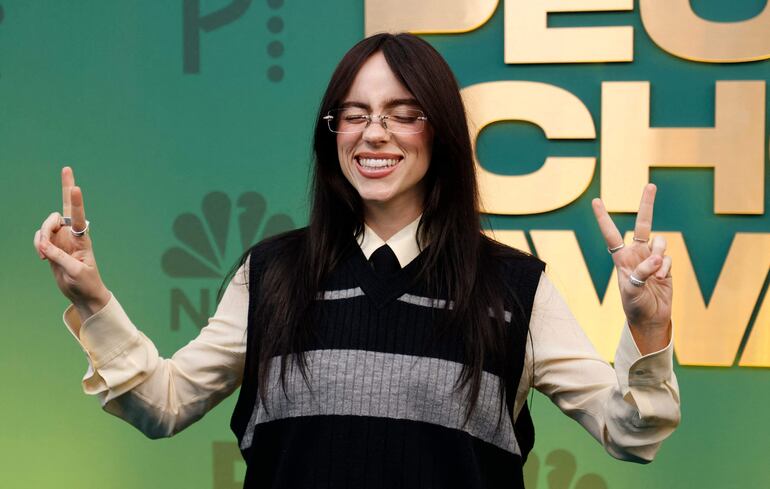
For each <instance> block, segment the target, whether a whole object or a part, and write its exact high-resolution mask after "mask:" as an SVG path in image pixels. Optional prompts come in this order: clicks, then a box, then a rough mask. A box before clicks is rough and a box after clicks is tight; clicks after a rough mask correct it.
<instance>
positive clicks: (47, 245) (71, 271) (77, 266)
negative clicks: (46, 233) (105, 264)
mask: <svg viewBox="0 0 770 489" xmlns="http://www.w3.org/2000/svg"><path fill="white" fill-rule="evenodd" d="M40 247H41V248H42V250H43V254H45V257H46V258H48V260H49V262H51V263H52V264H56V265H58V266H60V267H61V268H63V269H64V271H65V272H66V273H67V275H69V276H70V277H76V276H77V275H78V272H79V271H80V270H81V269H82V267H84V266H85V265H83V263H81V262H79V261H78V260H76V259H75V258H73V257H72V256H71V255H69V254H68V253H66V252H64V250H62V249H61V248H59V247H58V246H56V245H55V244H53V243H51V242H50V241H48V240H47V239H46V240H43V242H42V243H41V246H40Z"/></svg>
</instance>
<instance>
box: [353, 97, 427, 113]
mask: <svg viewBox="0 0 770 489" xmlns="http://www.w3.org/2000/svg"><path fill="white" fill-rule="evenodd" d="M399 105H411V106H413V107H419V106H420V103H419V102H417V100H416V99H413V98H391V99H388V100H386V101H385V103H384V104H383V107H384V108H386V109H389V108H392V107H396V106H399ZM348 107H360V108H362V109H366V110H371V106H369V104H365V103H364V102H358V101H356V100H346V101H345V102H342V104H340V108H341V109H346V108H348Z"/></svg>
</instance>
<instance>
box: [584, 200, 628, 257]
mask: <svg viewBox="0 0 770 489" xmlns="http://www.w3.org/2000/svg"><path fill="white" fill-rule="evenodd" d="M591 207H593V210H594V216H595V217H596V223H597V224H599V230H600V231H601V232H602V235H603V236H604V241H605V242H606V243H607V247H608V248H617V247H618V246H620V245H622V244H623V236H621V235H620V231H618V228H617V226H615V223H614V222H613V220H612V218H611V217H610V215H609V214H608V213H607V209H606V208H605V207H604V202H602V199H598V198H597V199H594V200H592V201H591Z"/></svg>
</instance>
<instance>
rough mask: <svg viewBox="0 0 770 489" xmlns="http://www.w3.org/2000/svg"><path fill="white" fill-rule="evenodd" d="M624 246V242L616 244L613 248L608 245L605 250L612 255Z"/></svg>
mask: <svg viewBox="0 0 770 489" xmlns="http://www.w3.org/2000/svg"><path fill="white" fill-rule="evenodd" d="M624 246H626V244H625V243H620V244H619V245H617V246H616V247H614V248H610V247H609V246H608V247H607V251H608V252H609V254H610V255H613V254H615V253H617V252H618V251H620V250H621V249H622V248H623V247H624Z"/></svg>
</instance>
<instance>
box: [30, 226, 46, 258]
mask: <svg viewBox="0 0 770 489" xmlns="http://www.w3.org/2000/svg"><path fill="white" fill-rule="evenodd" d="M32 245H33V246H34V247H35V251H36V252H37V254H38V256H39V257H40V259H41V260H45V255H44V254H43V252H42V251H40V230H39V229H38V230H37V231H35V237H34V238H33V239H32Z"/></svg>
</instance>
